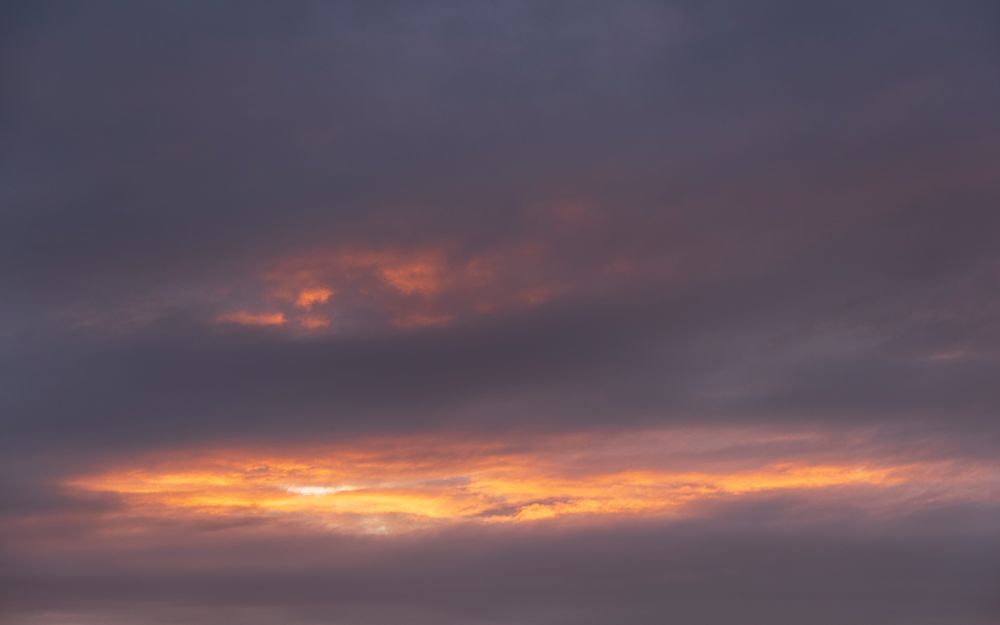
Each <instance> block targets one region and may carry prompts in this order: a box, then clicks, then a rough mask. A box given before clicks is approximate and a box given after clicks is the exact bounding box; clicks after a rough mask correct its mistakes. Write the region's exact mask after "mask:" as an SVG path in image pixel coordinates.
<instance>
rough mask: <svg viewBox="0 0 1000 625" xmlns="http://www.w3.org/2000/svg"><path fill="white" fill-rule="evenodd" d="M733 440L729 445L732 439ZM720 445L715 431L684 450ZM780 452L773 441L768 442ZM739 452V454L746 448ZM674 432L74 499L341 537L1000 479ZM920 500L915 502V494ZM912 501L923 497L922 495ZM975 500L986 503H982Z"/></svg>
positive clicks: (89, 487) (311, 464)
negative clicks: (740, 457) (722, 455)
mask: <svg viewBox="0 0 1000 625" xmlns="http://www.w3.org/2000/svg"><path fill="white" fill-rule="evenodd" d="M724 435H725V433H723V436H724ZM691 440H695V441H696V446H697V445H703V446H710V445H712V444H713V442H712V441H711V435H710V434H709V433H707V432H706V433H704V434H701V435H696V436H695V437H694V439H690V438H689V439H688V440H683V439H682V440H680V441H679V443H678V444H677V445H673V449H675V450H681V449H685V448H690V446H691ZM765 443H766V441H765ZM734 444H735V443H734ZM671 447H672V443H671V440H670V435H669V434H668V433H662V432H661V433H655V432H654V433H649V434H644V435H642V436H641V437H639V436H633V437H618V438H617V439H615V438H612V439H601V438H599V437H596V436H588V435H581V436H567V437H559V438H553V439H551V440H547V441H544V442H542V443H540V444H539V445H537V446H533V447H529V448H525V449H517V448H514V447H511V443H510V442H509V441H506V442H505V441H503V440H496V441H483V440H479V441H476V440H445V441H439V442H437V443H433V442H430V441H429V440H427V439H418V438H413V439H405V438H404V439H385V438H376V439H369V440H363V441H356V442H355V443H353V444H351V445H340V446H330V447H326V448H320V449H316V448H313V449H301V448H300V449H291V450H284V451H278V452H273V451H272V452H270V453H268V452H264V451H261V450H259V449H258V450H254V449H237V450H216V451H201V452H187V453H177V454H173V455H171V454H167V455H161V456H158V457H149V458H146V459H144V460H140V461H139V462H137V463H132V464H129V465H126V466H120V467H113V468H109V469H107V470H105V471H102V472H99V473H96V474H92V475H84V476H78V477H76V478H74V479H72V480H70V481H69V483H68V486H69V487H71V488H74V489H79V490H86V491H95V492H104V493H114V494H116V495H118V496H119V497H121V498H123V500H124V501H126V502H127V503H128V506H129V507H130V510H131V512H130V513H141V514H142V515H144V516H153V517H155V516H157V515H169V516H172V517H175V516H177V515H193V516H201V515H210V516H220V515H221V516H245V515H247V514H252V515H265V516H272V517H276V518H285V519H289V520H298V521H301V522H305V523H310V524H320V525H323V526H327V527H329V528H331V529H334V530H337V531H347V532H369V531H378V532H398V531H406V530H410V529H417V528H422V527H428V526H432V525H440V524H455V523H524V522H532V521H537V520H541V519H555V518H575V519H581V518H598V517H607V516H614V517H619V516H636V515H665V514H668V515H676V514H683V513H685V511H687V510H691V509H692V506H693V505H695V504H697V503H699V502H704V501H709V500H717V499H720V498H739V497H745V496H751V495H754V494H756V493H765V492H779V491H796V492H797V493H810V494H813V495H816V494H830V493H839V492H841V491H842V490H843V489H867V490H866V491H865V492H868V491H870V490H871V489H875V490H877V491H878V492H879V493H881V495H879V496H878V497H875V498H873V499H872V495H871V493H870V492H868V495H867V498H869V499H870V500H871V501H872V502H874V503H873V504H872V505H876V503H877V502H879V501H888V500H889V499H890V497H891V496H892V495H893V494H894V493H895V495H896V496H897V497H899V498H903V499H905V498H906V497H912V496H913V493H914V492H915V493H918V494H919V495H920V497H921V498H924V499H926V498H927V497H928V496H930V495H929V493H932V492H938V493H939V494H940V496H942V497H944V496H951V497H954V496H959V495H961V494H970V493H973V494H974V493H976V492H981V486H977V484H978V483H979V482H977V480H982V479H984V476H986V477H987V478H988V479H990V480H994V481H995V480H997V479H998V476H1000V472H998V471H997V469H996V467H988V468H986V469H984V468H983V467H971V468H967V469H968V470H965V469H961V470H957V469H956V468H955V467H948V468H947V470H942V466H941V465H940V464H937V465H935V464H934V463H928V462H926V461H925V462H909V463H906V462H904V463H895V464H884V463H879V462H877V461H875V460H874V459H858V458H856V459H852V460H847V459H845V460H840V461H837V460H834V459H832V458H826V457H817V458H815V459H814V460H812V461H810V460H807V459H803V458H782V457H765V458H756V459H750V460H747V461H744V462H742V463H739V464H737V465H733V464H731V462H732V461H731V460H728V461H726V463H725V464H721V463H720V462H721V461H719V460H718V459H717V458H718V456H717V455H716V454H715V451H717V450H715V449H708V450H707V453H706V455H705V456H704V457H697V454H695V456H694V457H689V458H687V459H683V460H677V459H676V458H675V457H672V456H675V452H674V451H672V450H671ZM907 489H910V490H907ZM910 491H912V492H910ZM973 496H974V495H973Z"/></svg>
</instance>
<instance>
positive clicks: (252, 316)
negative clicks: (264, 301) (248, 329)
mask: <svg viewBox="0 0 1000 625" xmlns="http://www.w3.org/2000/svg"><path fill="white" fill-rule="evenodd" d="M215 320H216V322H217V323H235V324H238V325H243V326H281V325H285V323H287V319H285V314H284V313H282V312H267V313H254V312H248V311H245V310H237V311H234V312H228V313H223V314H221V315H219V316H217V317H216V318H215Z"/></svg>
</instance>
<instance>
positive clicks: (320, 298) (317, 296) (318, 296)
mask: <svg viewBox="0 0 1000 625" xmlns="http://www.w3.org/2000/svg"><path fill="white" fill-rule="evenodd" d="M331 295H333V291H332V290H330V289H328V288H326V287H316V288H311V289H303V290H301V291H299V295H298V297H297V298H296V299H295V307H296V308H301V309H302V310H309V309H311V308H312V307H313V306H315V305H317V304H325V303H326V302H327V301H329V299H330V296H331Z"/></svg>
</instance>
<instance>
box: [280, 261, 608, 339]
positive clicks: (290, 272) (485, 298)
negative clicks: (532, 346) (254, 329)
mask: <svg viewBox="0 0 1000 625" xmlns="http://www.w3.org/2000/svg"><path fill="white" fill-rule="evenodd" d="M554 255H555V251H554V250H550V249H548V248H546V247H545V246H542V245H540V244H538V243H530V242H520V243H517V244H514V245H510V246H507V247H503V248H498V249H492V250H487V251H481V252H479V253H476V254H469V253H468V252H463V251H462V250H461V249H460V248H457V247H455V246H449V245H446V244H443V243H441V244H427V245H422V246H414V247H399V246H395V247H392V246H387V247H358V246H342V247H336V246H335V247H331V248H318V249H312V250H308V251H304V252H302V253H299V254H293V255H290V256H287V257H285V258H282V259H277V260H275V261H273V262H272V263H271V264H270V265H269V266H268V267H266V269H265V270H264V271H262V272H261V275H260V277H261V278H262V280H263V282H264V285H265V286H264V288H263V293H264V296H263V298H262V300H263V301H264V302H266V303H267V304H269V305H270V304H274V303H276V302H277V303H278V305H279V306H280V307H282V309H283V311H284V313H285V315H286V316H287V318H288V321H289V326H290V327H295V328H304V329H308V330H317V329H323V328H327V327H331V326H330V323H329V319H330V317H331V316H332V318H335V319H337V321H338V323H337V324H336V327H335V329H343V328H345V327H354V328H356V327H361V326H364V325H365V324H369V325H370V324H379V323H386V324H388V325H392V326H395V327H398V328H420V327H431V326H444V325H448V324H450V323H453V322H455V321H458V320H460V319H463V318H467V317H470V316H474V315H485V314H495V313H499V312H502V311H505V310H516V309H525V308H530V307H534V306H540V305H542V304H545V303H547V302H549V301H551V300H554V299H556V298H558V297H560V296H562V295H566V294H569V293H573V292H577V291H579V290H580V289H582V288H590V287H593V286H594V285H595V284H597V283H599V282H600V281H601V280H603V279H605V278H602V277H601V276H603V275H604V274H603V273H602V271H603V270H602V269H599V268H591V269H590V270H589V273H588V272H587V271H585V272H583V273H582V274H581V275H558V273H559V272H558V271H554V270H553V269H552V268H553V267H558V266H560V264H559V263H558V262H553V258H554ZM318 312H323V313H329V314H325V315H317V314H316V313H318ZM352 316H353V320H354V321H353V322H352ZM320 318H325V319H326V322H325V323H324V322H319V321H317V319H320ZM341 321H343V322H344V323H340V322H341Z"/></svg>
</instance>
